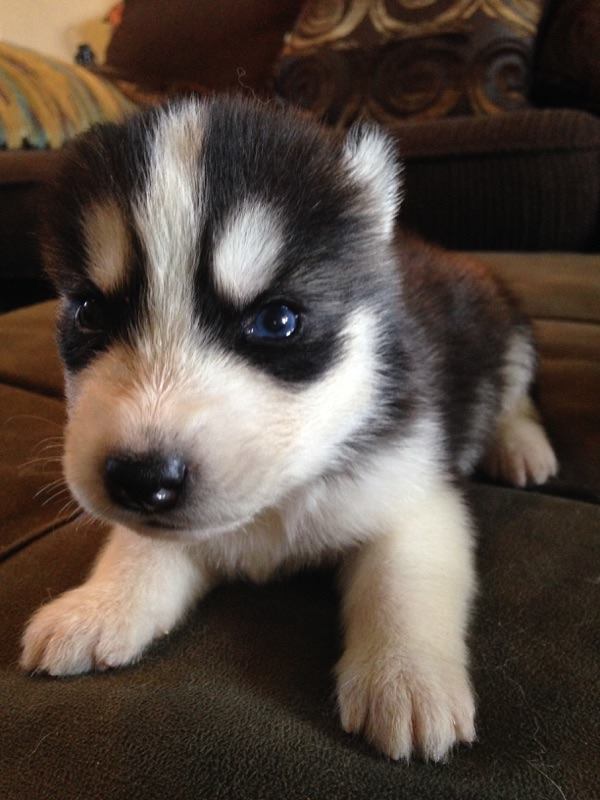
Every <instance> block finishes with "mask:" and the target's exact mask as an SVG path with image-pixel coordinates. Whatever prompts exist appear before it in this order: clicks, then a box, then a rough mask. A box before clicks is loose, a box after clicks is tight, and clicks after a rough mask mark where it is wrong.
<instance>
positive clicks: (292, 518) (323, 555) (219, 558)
mask: <svg viewBox="0 0 600 800" xmlns="http://www.w3.org/2000/svg"><path fill="white" fill-rule="evenodd" d="M345 527H346V526H344V525H340V520H335V518H333V517H331V516H330V515H329V514H326V513H324V509H323V508H319V509H318V510H317V509H309V510H307V509H305V508H303V509H301V510H299V509H294V513H290V512H289V511H288V513H287V514H285V513H283V512H281V511H280V510H277V509H270V510H268V511H266V512H265V513H263V514H262V515H261V516H260V517H259V518H258V519H256V520H255V521H253V522H252V523H251V524H249V525H247V526H244V527H243V528H240V529H239V530H237V531H232V532H231V533H228V534H226V535H225V536H222V537H219V538H217V539H215V540H214V541H211V542H207V543H206V545H205V547H206V550H205V553H204V555H205V557H206V558H207V560H208V562H209V564H210V566H211V567H212V568H213V569H214V570H215V572H216V573H217V574H219V575H220V576H225V577H228V578H234V577H244V578H248V579H249V580H251V581H254V582H256V583H262V582H264V581H266V580H268V579H269V578H271V577H272V576H273V575H274V574H275V573H277V572H287V571H294V570H296V569H298V568H300V567H302V566H308V565H318V564H324V563H334V562H335V561H336V560H337V558H339V555H340V553H341V552H343V551H344V550H346V549H348V548H349V547H351V546H352V545H353V544H356V540H357V536H356V533H355V532H352V531H349V530H346V529H345Z"/></svg>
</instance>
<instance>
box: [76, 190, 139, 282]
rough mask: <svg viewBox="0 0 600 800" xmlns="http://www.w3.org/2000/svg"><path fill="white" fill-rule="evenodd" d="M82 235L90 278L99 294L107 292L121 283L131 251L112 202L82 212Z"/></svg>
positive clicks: (96, 205) (118, 209) (119, 211)
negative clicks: (99, 291)
mask: <svg viewBox="0 0 600 800" xmlns="http://www.w3.org/2000/svg"><path fill="white" fill-rule="evenodd" d="M83 235H84V241H85V250H86V255H87V262H88V272H89V275H90V278H91V279H92V281H93V282H94V283H95V284H96V286H98V288H99V289H100V290H101V291H103V292H110V291H112V290H113V289H115V288H117V287H118V286H119V284H120V283H122V282H123V280H124V278H125V276H126V274H127V268H128V261H129V256H130V251H131V241H130V237H129V232H128V230H127V224H126V222H125V219H124V218H123V214H122V213H121V210H120V208H119V206H118V205H117V203H116V202H115V201H114V200H107V201H106V202H102V203H94V205H92V206H90V207H89V208H87V209H86V210H85V211H84V213H83Z"/></svg>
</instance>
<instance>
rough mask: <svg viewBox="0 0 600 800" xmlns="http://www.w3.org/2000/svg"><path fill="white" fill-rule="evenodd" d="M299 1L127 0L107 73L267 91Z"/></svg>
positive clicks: (163, 85) (157, 83)
mask: <svg viewBox="0 0 600 800" xmlns="http://www.w3.org/2000/svg"><path fill="white" fill-rule="evenodd" d="M301 5H302V3H301V0H248V2H243V3H242V2H238V0H220V2H218V3H215V2H214V1H213V0H128V2H127V3H126V4H125V10H124V14H123V18H122V21H121V23H120V25H119V26H118V27H117V29H116V31H115V33H114V36H113V38H112V40H111V42H110V44H109V47H108V50H107V54H106V66H107V68H108V69H109V71H110V73H111V74H114V75H116V76H118V77H120V78H124V79H126V80H129V81H134V82H136V83H138V84H140V85H142V86H146V87H149V88H153V89H157V90H167V89H169V88H171V89H172V88H177V87H179V88H186V87H192V86H196V88H199V89H206V90H210V91H223V90H225V89H239V88H241V87H244V86H247V87H250V88H251V89H253V90H256V91H260V90H262V89H264V87H265V85H266V83H267V81H268V79H269V77H270V75H271V71H272V68H273V64H274V62H275V59H276V57H277V53H278V52H279V50H280V49H281V45H282V41H283V36H284V34H285V32H286V30H288V29H289V28H290V27H291V26H292V25H293V24H294V20H295V19H296V16H297V14H298V12H299V11H300V8H301Z"/></svg>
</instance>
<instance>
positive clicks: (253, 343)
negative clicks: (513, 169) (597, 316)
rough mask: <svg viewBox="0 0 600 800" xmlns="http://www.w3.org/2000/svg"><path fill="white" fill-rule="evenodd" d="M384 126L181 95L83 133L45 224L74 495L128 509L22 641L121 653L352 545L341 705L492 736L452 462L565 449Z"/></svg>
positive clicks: (524, 350)
mask: <svg viewBox="0 0 600 800" xmlns="http://www.w3.org/2000/svg"><path fill="white" fill-rule="evenodd" d="M395 152H396V146H395V145H394V143H393V142H392V140H391V139H389V138H388V137H387V136H386V135H384V134H383V133H382V132H381V131H379V130H378V129H376V128H374V127H370V126H359V127H356V128H355V129H353V130H352V131H351V132H350V134H349V135H348V136H347V138H346V139H345V140H344V141H340V140H339V139H338V138H336V137H334V136H333V135H331V134H329V133H328V132H326V131H324V130H323V129H322V128H321V127H319V126H318V125H317V124H314V123H311V122H308V121H307V120H306V119H305V118H303V117H300V116H298V115H297V114H295V113H292V112H289V111H288V112H284V111H280V110H272V109H269V108H265V107H264V106H261V105H258V104H253V103H249V102H246V101H242V100H238V99H232V98H224V99H223V98H221V99H215V100H209V101H206V102H198V101H194V100H187V101H181V102H179V103H176V104H172V105H169V106H167V107H164V108H160V109H154V110H151V111H149V112H147V113H144V114H142V115H141V116H139V117H136V118H133V119H131V120H130V121H128V122H126V123H125V124H123V125H103V126H100V127H97V128H95V129H94V130H93V131H91V132H90V133H88V134H86V135H84V136H83V137H81V138H80V139H79V140H78V141H76V143H75V144H74V145H73V146H72V147H71V150H70V154H69V156H68V158H67V161H66V164H65V167H64V169H63V172H62V175H61V177H60V180H59V181H58V186H57V195H56V197H55V201H54V204H53V205H54V212H53V213H52V215H51V219H50V224H49V231H48V234H47V236H46V239H47V240H48V244H47V263H48V269H49V272H50V274H51V275H52V277H53V279H54V281H55V283H56V286H57V287H58V290H59V292H60V294H61V297H62V301H61V307H60V314H59V320H58V337H59V344H60V350H61V353H62V357H63V359H64V363H65V368H66V390H67V398H68V410H69V421H68V426H67V430H66V449H65V455H64V469H65V474H66V478H67V481H68V484H69V486H70V488H71V491H72V493H73V495H74V496H75V498H76V499H77V500H78V502H79V503H80V504H81V506H83V508H84V509H86V510H87V511H88V512H89V513H91V514H92V515H94V516H95V517H99V518H101V519H104V520H108V521H110V522H111V523H112V524H113V526H114V527H113V529H112V533H111V535H110V538H109V540H108V543H107V544H106V546H105V548H104V550H103V551H102V553H101V554H100V556H99V558H98V560H97V562H96V565H95V567H94V568H93V571H92V573H91V575H90V577H89V579H88V580H87V581H86V582H85V583H84V584H83V585H82V586H80V587H79V588H75V589H73V590H71V591H69V592H67V593H66V594H64V595H62V596H61V597H59V598H58V599H56V600H53V601H52V602H50V603H48V604H47V605H45V606H44V607H42V608H41V609H40V610H39V611H38V612H37V613H36V614H35V616H34V617H33V619H32V620H31V622H30V624H29V626H28V628H27V630H26V632H25V635H24V640H23V654H22V661H21V663H22V666H23V667H24V668H25V669H26V670H36V671H37V670H39V671H44V672H47V673H49V674H51V675H71V674H75V673H81V672H85V671H87V670H92V669H104V668H107V667H119V666H122V665H124V664H130V663H132V662H135V661H136V660H137V659H139V658H140V656H141V655H142V653H143V652H144V650H145V649H146V648H147V647H148V645H150V643H151V642H152V641H153V640H155V639H156V638H158V637H160V636H163V635H164V634H166V633H167V632H168V631H170V630H171V629H172V628H173V627H174V626H175V625H177V624H178V623H179V622H180V621H181V620H182V618H183V617H184V615H185V613H186V611H187V610H188V609H189V608H190V607H191V606H192V604H193V603H195V602H196V601H197V600H198V599H199V598H200V597H201V596H202V595H204V594H206V592H208V591H209V590H210V589H211V587H213V586H215V584H217V583H218V582H220V581H223V580H227V579H232V578H235V577H237V576H245V577H247V578H249V579H251V580H254V581H264V580H267V579H268V578H269V577H270V576H271V575H273V573H275V572H276V571H281V570H290V569H294V568H297V567H300V566H301V565H307V564H317V563H321V562H323V561H324V560H339V561H340V563H341V566H340V584H341V594H342V603H341V606H342V618H343V625H344V631H345V649H344V653H343V655H342V657H341V660H340V661H339V663H338V664H337V667H336V676H337V699H338V703H339V711H340V716H341V723H342V726H343V728H344V729H345V730H346V731H351V732H362V733H363V734H364V735H365V736H366V737H367V738H368V739H369V740H370V741H371V742H372V743H373V744H374V745H375V746H376V747H377V748H379V749H380V750H381V751H382V752H383V753H385V754H387V755H388V756H390V757H391V758H393V759H399V758H409V757H410V756H411V754H418V755H420V756H422V757H424V758H426V759H432V760H440V759H444V758H445V757H446V755H447V754H448V752H449V750H450V749H451V748H452V747H453V746H454V745H456V744H457V743H459V742H471V741H473V739H474V737H475V729H474V713H475V707H474V702H473V693H472V688H471V684H470V681H469V674H468V663H467V662H468V654H467V647H466V642H465V637H466V628H467V622H468V617H469V608H470V606H471V602H472V598H473V593H474V588H475V577H474V571H473V530H472V526H471V522H470V519H469V513H468V511H467V509H466V507H465V503H464V501H463V498H462V495H461V490H460V488H459V486H458V485H457V482H456V477H457V476H461V475H465V474H467V473H469V472H470V471H471V470H472V469H473V468H474V467H475V466H476V465H477V464H478V463H480V462H481V460H482V459H486V461H487V464H488V466H489V469H490V471H491V472H492V474H493V475H495V476H497V477H498V478H500V479H503V480H506V481H509V482H512V483H515V484H517V485H520V486H524V485H525V484H527V483H531V482H533V483H541V482H543V481H545V480H546V479H547V478H548V476H550V475H552V474H553V473H554V472H555V471H556V460H555V457H554V454H553V452H552V448H551V446H550V444H549V443H548V440H547V438H546V435H545V433H544V431H543V429H542V427H541V426H540V423H539V422H538V419H537V416H536V412H535V409H534V407H533V405H532V403H531V401H530V399H529V397H528V390H529V388H530V384H531V381H532V377H533V374H534V367H535V352H534V347H533V344H532V339H531V334H530V330H529V327H528V325H527V323H526V321H525V320H524V319H523V318H522V317H521V316H520V315H519V314H518V313H517V311H516V310H515V307H514V305H513V303H512V301H511V300H510V298H509V297H508V296H507V295H506V293H505V292H504V291H502V290H501V289H499V288H498V286H497V285H496V284H495V283H494V281H493V280H492V279H491V278H490V276H489V275H487V274H486V272H485V271H484V270H483V269H482V268H481V267H480V266H478V265H477V264H471V263H468V262H467V261H464V260H462V259H458V258H456V257H451V256H448V255H445V254H443V253H442V252H441V251H437V250H435V249H433V248H429V247H427V246H425V245H423V244H421V243H419V242H417V241H414V240H412V239H409V238H408V237H404V236H402V235H401V234H398V233H397V232H396V228H395V218H396V214H397V211H398V207H399V203H400V198H401V169H400V166H399V164H398V162H397V160H396V155H395Z"/></svg>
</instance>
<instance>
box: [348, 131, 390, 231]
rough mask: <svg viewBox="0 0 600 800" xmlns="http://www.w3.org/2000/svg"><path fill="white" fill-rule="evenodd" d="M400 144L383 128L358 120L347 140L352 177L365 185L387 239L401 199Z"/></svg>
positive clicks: (374, 213)
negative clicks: (398, 146)
mask: <svg viewBox="0 0 600 800" xmlns="http://www.w3.org/2000/svg"><path fill="white" fill-rule="evenodd" d="M396 151H397V144H396V142H395V141H394V139H393V138H392V137H391V136H389V135H388V134H386V133H384V132H383V131H382V130H381V128H378V127H377V126H375V125H371V124H368V123H364V122H361V123H356V124H355V125H353V126H352V127H351V128H350V131H349V132H348V135H347V137H346V141H345V142H344V160H345V162H346V165H347V166H348V168H349V169H350V173H351V175H352V177H353V178H354V179H355V180H356V181H357V182H358V183H359V184H360V185H361V186H362V187H363V189H364V191H365V193H366V196H367V200H368V202H369V203H370V204H372V210H373V216H374V218H375V219H376V220H377V223H378V226H379V230H380V232H381V234H382V235H383V236H384V237H385V238H386V239H391V238H392V234H393V231H394V223H395V220H396V214H397V213H398V209H399V208H400V203H401V201H402V165H401V163H400V161H399V160H398V155H397V152H396Z"/></svg>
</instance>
